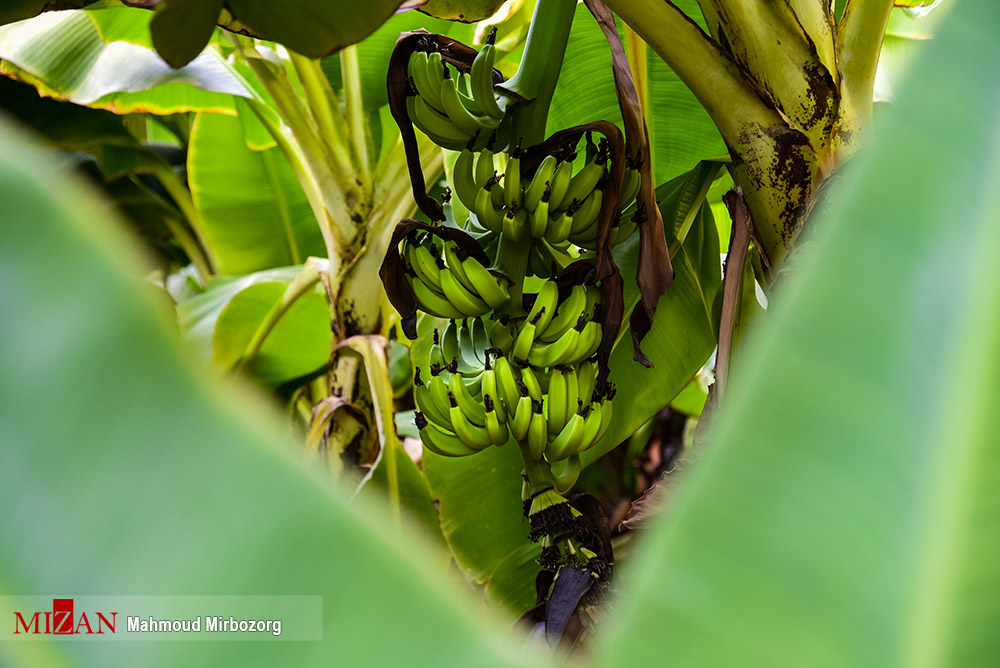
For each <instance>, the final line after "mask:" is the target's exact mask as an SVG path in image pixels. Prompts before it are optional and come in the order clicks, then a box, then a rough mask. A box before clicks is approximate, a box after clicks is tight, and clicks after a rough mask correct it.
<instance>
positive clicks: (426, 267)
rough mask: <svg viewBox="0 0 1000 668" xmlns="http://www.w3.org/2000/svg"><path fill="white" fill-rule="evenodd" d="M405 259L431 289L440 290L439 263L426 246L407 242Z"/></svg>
mask: <svg viewBox="0 0 1000 668" xmlns="http://www.w3.org/2000/svg"><path fill="white" fill-rule="evenodd" d="M406 259H407V260H409V261H410V266H411V267H412V268H413V271H414V272H415V273H416V274H417V277H418V278H419V279H420V280H422V281H423V282H424V283H426V284H427V286H428V287H429V288H431V289H432V290H435V291H437V292H441V265H440V264H439V260H438V259H437V258H435V257H434V256H433V255H432V254H431V251H430V250H429V249H428V248H427V247H426V246H424V245H423V244H416V243H407V244H406Z"/></svg>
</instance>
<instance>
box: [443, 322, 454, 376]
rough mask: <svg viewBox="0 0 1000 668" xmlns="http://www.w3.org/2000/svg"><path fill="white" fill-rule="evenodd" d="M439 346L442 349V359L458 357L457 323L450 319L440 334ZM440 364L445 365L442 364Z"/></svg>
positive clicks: (448, 359) (447, 359) (449, 359)
mask: <svg viewBox="0 0 1000 668" xmlns="http://www.w3.org/2000/svg"><path fill="white" fill-rule="evenodd" d="M441 348H442V349H443V351H444V359H445V360H446V361H451V360H453V359H455V358H456V357H458V325H457V324H455V321H454V320H450V321H449V322H448V324H447V325H446V326H445V328H444V332H443V333H442V334H441ZM442 366H445V365H444V364H442Z"/></svg>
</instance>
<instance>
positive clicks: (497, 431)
mask: <svg viewBox="0 0 1000 668" xmlns="http://www.w3.org/2000/svg"><path fill="white" fill-rule="evenodd" d="M483 402H484V403H485V404H486V433H488V434H489V435H490V441H491V442H492V443H493V445H503V444H505V443H506V442H507V439H508V438H510V431H509V430H508V429H507V424H506V423H505V422H504V421H502V420H501V419H500V414H499V413H497V411H496V410H494V409H495V408H496V407H497V406H498V405H499V404H498V403H497V402H494V401H493V397H491V396H490V395H488V394H484V395H483Z"/></svg>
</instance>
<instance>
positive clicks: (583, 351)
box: [566, 320, 601, 364]
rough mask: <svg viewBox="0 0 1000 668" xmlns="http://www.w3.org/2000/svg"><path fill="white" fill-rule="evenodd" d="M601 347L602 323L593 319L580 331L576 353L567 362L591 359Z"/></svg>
mask: <svg viewBox="0 0 1000 668" xmlns="http://www.w3.org/2000/svg"><path fill="white" fill-rule="evenodd" d="M600 347H601V324H600V323H599V322H596V321H594V320H591V321H590V322H588V323H587V324H586V326H585V327H584V328H583V331H582V332H580V341H579V344H578V348H577V350H576V353H575V355H574V356H573V357H572V358H571V361H568V362H566V364H571V363H573V362H578V361H580V360H585V359H589V358H590V357H591V356H593V354H594V353H596V352H597V349H598V348H600Z"/></svg>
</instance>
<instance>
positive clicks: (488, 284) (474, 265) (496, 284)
mask: <svg viewBox="0 0 1000 668" xmlns="http://www.w3.org/2000/svg"><path fill="white" fill-rule="evenodd" d="M462 269H463V270H464V271H465V275H466V276H467V277H468V279H469V282H470V283H472V286H473V288H475V292H476V294H477V295H479V297H480V298H481V299H482V300H483V301H485V302H486V303H487V304H489V305H490V308H492V309H498V308H500V307H501V306H504V305H505V304H506V303H507V302H508V301H510V292H508V291H507V288H506V287H505V286H503V285H501V284H500V281H501V280H502V279H499V278H497V277H496V276H494V275H493V274H491V273H490V270H489V269H487V268H486V267H484V266H483V265H482V264H481V263H480V262H479V260H477V259H476V258H474V257H471V256H466V258H465V260H463V261H462Z"/></svg>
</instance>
